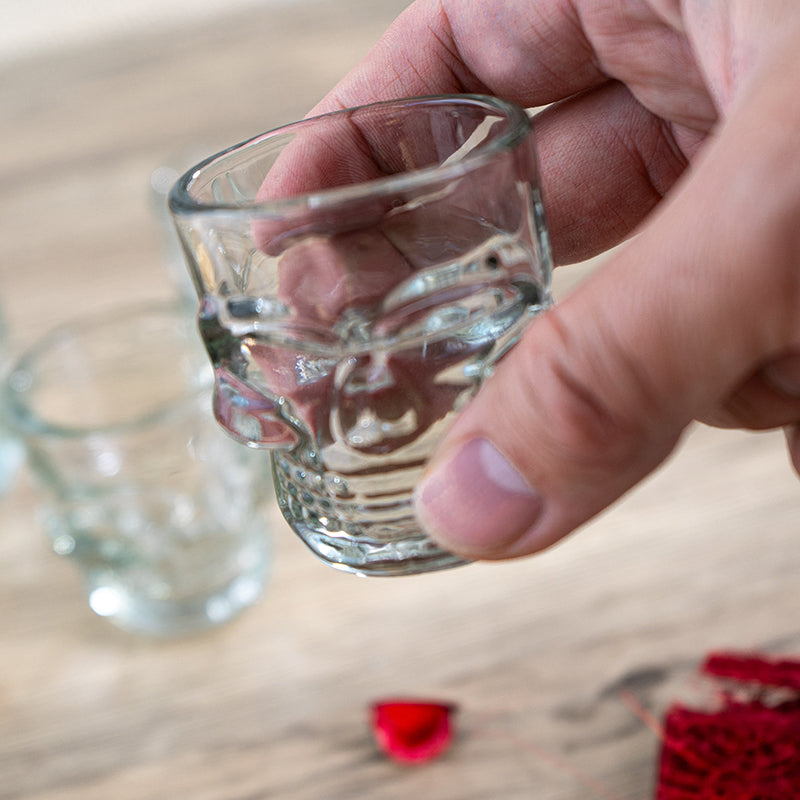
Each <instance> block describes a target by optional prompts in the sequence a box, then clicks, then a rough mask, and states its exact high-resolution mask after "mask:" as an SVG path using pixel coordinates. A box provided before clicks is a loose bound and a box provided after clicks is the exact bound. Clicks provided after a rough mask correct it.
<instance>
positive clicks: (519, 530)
mask: <svg viewBox="0 0 800 800" xmlns="http://www.w3.org/2000/svg"><path fill="white" fill-rule="evenodd" d="M415 506H416V513H417V517H418V519H419V521H420V523H421V524H422V526H423V528H424V529H425V530H426V532H427V533H428V534H429V535H430V536H431V538H433V539H434V540H435V541H436V542H437V543H438V544H440V545H441V546H442V547H444V548H445V549H447V550H450V551H452V552H455V553H458V554H460V555H464V556H466V557H468V558H493V559H500V558H510V557H511V556H512V553H513V554H514V555H516V554H517V553H516V552H515V551H516V550H518V549H519V543H520V542H521V541H523V540H524V541H525V542H526V544H529V549H527V550H526V552H534V551H535V550H536V549H538V548H537V547H536V544H535V537H532V536H531V531H532V530H535V528H536V523H537V522H538V520H539V519H540V517H541V514H542V510H543V508H544V500H543V498H542V497H541V495H540V494H539V493H538V492H537V491H536V490H535V489H534V488H533V487H531V486H530V485H529V483H528V482H527V481H526V480H525V478H524V477H523V476H522V474H521V473H520V472H519V470H518V469H517V468H516V467H515V466H514V465H513V464H512V463H511V462H510V461H509V459H508V458H507V457H506V456H505V455H503V453H501V452H500V450H499V449H498V448H497V447H496V446H495V445H494V444H493V443H492V442H490V441H488V440H487V439H483V438H476V439H472V440H469V441H466V442H462V443H461V444H458V445H456V446H455V447H454V448H453V449H452V450H451V451H449V452H448V453H446V454H445V455H444V456H442V457H440V458H439V459H438V460H437V461H436V462H435V464H434V465H433V466H432V468H431V469H430V470H429V472H428V473H427V474H426V475H425V476H424V478H423V480H422V481H421V482H420V485H419V486H418V488H417V491H416V493H415Z"/></svg>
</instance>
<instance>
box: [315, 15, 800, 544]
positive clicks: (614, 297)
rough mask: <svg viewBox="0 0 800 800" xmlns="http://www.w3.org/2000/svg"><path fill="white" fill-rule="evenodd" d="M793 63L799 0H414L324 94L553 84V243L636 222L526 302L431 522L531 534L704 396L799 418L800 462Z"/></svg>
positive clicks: (602, 496) (627, 466)
mask: <svg viewBox="0 0 800 800" xmlns="http://www.w3.org/2000/svg"><path fill="white" fill-rule="evenodd" d="M798 85H800V8H798V7H797V6H796V4H795V3H793V2H791V0H784V1H783V2H778V0H775V2H770V3H769V4H752V3H748V2H747V0H711V2H709V1H708V0H706V1H705V2H700V0H687V2H684V3H681V4H679V3H678V2H677V0H648V2H642V0H629V2H619V0H615V1H614V2H612V1H611V0H585V1H582V0H573V2H568V1H567V0H546V1H545V0H542V2H538V3H534V2H532V0H511V1H509V0H503V2H500V0H497V2H494V3H488V2H487V3H481V4H459V3H452V2H447V1H446V0H440V1H438V2H437V1H435V0H418V2H416V3H415V4H414V5H412V6H411V7H410V8H409V9H408V10H407V11H406V12H405V13H404V14H403V15H401V17H400V18H399V19H398V20H397V22H396V23H395V24H394V25H393V26H392V28H390V30H389V31H388V32H387V33H386V35H385V36H384V37H383V38H382V39H381V41H380V42H379V43H378V44H377V45H376V46H375V48H373V50H372V52H371V53H370V54H369V55H368V57H367V58H366V59H365V61H364V62H363V63H362V64H361V65H359V66H358V67H357V68H356V70H354V71H353V72H352V73H351V74H350V75H349V76H347V77H346V78H345V79H344V80H343V81H342V82H341V83H340V84H339V85H338V86H337V87H336V88H335V89H334V91H333V92H332V93H331V94H330V95H328V97H326V98H325V99H324V100H323V101H322V103H321V104H320V105H319V106H318V107H317V108H316V109H315V110H314V111H315V112H321V111H326V110H331V109H333V108H338V107H344V106H354V105H359V104H362V103H365V102H368V101H371V100H376V99H384V98H389V97H399V96H404V95H405V96H408V95H420V94H434V93H447V92H484V93H489V94H495V95H499V96H502V97H505V98H507V99H509V100H512V101H515V102H517V103H519V104H520V105H523V106H529V107H530V106H543V105H546V104H551V103H552V104H554V105H551V106H550V107H549V108H547V110H545V111H544V112H543V113H542V114H541V115H540V116H539V117H538V118H537V122H536V135H537V143H538V148H539V154H540V159H541V162H542V182H543V185H544V193H545V199H546V202H547V205H548V214H549V223H550V232H551V236H552V239H553V248H554V253H555V256H556V260H557V261H559V262H561V263H569V262H572V261H576V260H580V259H582V258H584V257H587V256H589V255H592V254H594V253H597V252H600V251H602V250H605V249H607V248H608V247H610V246H612V245H614V244H616V243H618V242H619V241H621V240H622V239H624V238H626V237H628V236H629V235H630V234H631V233H633V232H636V233H637V234H638V235H637V236H635V238H632V239H631V240H630V241H629V242H628V243H627V244H626V245H625V246H624V247H623V248H621V249H620V250H619V251H617V252H616V253H615V254H614V255H613V256H612V257H610V258H609V259H608V261H607V263H605V264H604V266H603V267H602V268H601V269H599V270H597V271H596V272H595V273H594V274H593V275H592V276H591V278H590V279H589V280H588V281H586V282H585V283H584V284H583V285H582V286H581V287H580V288H579V289H578V290H577V291H575V292H574V293H573V294H572V295H570V297H569V298H567V300H566V301H564V302H563V303H562V304H560V305H559V306H558V307H557V308H555V309H554V310H552V311H551V312H549V313H547V314H545V315H543V316H541V317H539V318H538V319H536V320H535V321H534V322H533V323H532V325H531V326H530V328H529V330H528V332H527V334H526V336H525V337H524V338H523V340H522V342H521V343H520V344H519V345H518V346H517V347H516V348H515V349H514V350H513V351H512V352H511V353H510V354H509V355H508V356H507V358H506V359H505V360H504V361H503V363H502V364H501V365H500V366H499V368H498V370H497V372H496V374H495V375H494V376H493V378H492V379H491V380H489V381H488V382H487V383H486V385H485V386H484V387H483V389H482V390H481V392H480V393H479V394H478V396H477V397H476V398H475V399H474V400H473V401H472V402H471V403H470V405H469V406H468V407H467V408H466V409H465V410H464V411H463V412H462V414H461V416H460V417H459V419H458V420H457V421H456V423H455V425H454V426H453V427H452V428H451V430H450V431H449V433H448V435H447V437H446V439H445V441H444V442H443V444H442V446H441V447H440V449H439V451H438V454H437V456H436V457H435V458H434V459H433V460H432V462H431V464H430V466H429V468H428V470H427V473H426V476H425V478H424V480H423V481H422V483H421V485H420V487H419V489H418V493H417V510H418V514H419V517H420V519H421V520H422V522H423V524H424V525H425V527H426V528H427V529H428V531H429V532H430V533H431V535H432V536H434V538H436V539H437V540H439V541H440V543H441V544H443V545H444V546H445V547H448V548H449V549H452V550H454V551H456V552H459V553H462V554H464V555H466V556H469V557H473V558H507V557H512V556H520V555H524V554H528V553H532V552H535V551H537V550H540V549H542V548H544V547H546V546H548V545H550V544H552V543H553V542H555V541H557V540H559V539H560V538H562V537H563V536H564V535H566V534H567V533H569V532H570V531H572V530H573V529H574V528H576V527H577V526H579V525H580V524H581V523H583V522H584V521H586V520H588V519H589V518H590V517H592V516H593V515H594V514H596V513H597V512H599V511H600V510H601V509H603V508H604V507H606V506H607V505H609V504H610V503H612V502H613V501H614V500H616V499H617V498H618V497H620V496H621V495H622V494H623V493H624V492H625V491H626V490H628V489H629V488H630V487H632V486H633V485H635V484H636V483H637V482H638V481H639V480H640V479H641V478H642V477H644V476H645V475H647V474H648V473H649V472H650V471H651V470H652V469H654V468H655V467H656V466H657V465H658V464H659V463H661V461H662V460H663V459H664V458H665V457H666V456H667V455H668V454H669V453H670V452H671V450H672V449H673V448H674V446H675V445H676V443H677V442H678V440H679V438H680V436H681V433H682V432H683V431H684V430H685V428H686V427H687V426H688V425H689V424H690V423H691V422H692V420H695V419H698V420H702V421H706V422H710V423H713V424H718V425H725V426H734V427H745V428H755V429H763V428H773V427H778V426H786V427H787V431H788V440H789V447H790V452H791V455H792V458H793V461H794V464H795V467H796V468H800V433H799V432H798V431H799V430H800V429H799V428H798V421H799V420H800V324H798V322H797V320H798V317H799V313H798V312H800V282H799V281H798V277H797V276H798V275H800V271H798V264H797V260H798V255H799V254H800V248H799V247H798V245H799V244H800V242H799V241H798V239H799V237H800V155H798V154H799V153H800V147H798V145H800V135H799V134H798V130H800V102H798V100H797V91H796V87H797V86H798ZM662 198H663V199H662Z"/></svg>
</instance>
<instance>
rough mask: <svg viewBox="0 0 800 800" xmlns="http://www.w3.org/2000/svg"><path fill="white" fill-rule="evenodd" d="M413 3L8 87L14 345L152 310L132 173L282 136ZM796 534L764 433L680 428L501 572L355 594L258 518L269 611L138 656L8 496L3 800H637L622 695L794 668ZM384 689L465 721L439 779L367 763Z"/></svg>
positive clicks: (86, 61)
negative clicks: (373, 712)
mask: <svg viewBox="0 0 800 800" xmlns="http://www.w3.org/2000/svg"><path fill="white" fill-rule="evenodd" d="M404 5H405V3H403V2H400V0H394V2H392V1H391V0H381V2H373V3H363V2H357V0H341V1H340V2H336V3H333V2H313V1H310V2H306V3H299V4H297V5H294V6H289V5H286V6H284V5H280V4H278V5H275V6H271V7H269V8H267V7H265V8H264V10H263V11H260V12H259V13H258V14H256V15H252V14H251V15H249V16H247V17H245V16H232V17H230V18H229V19H227V20H225V21H224V22H222V23H215V24H213V25H206V26H193V25H192V23H191V21H190V20H188V21H187V22H186V24H185V25H184V26H183V27H182V28H181V29H180V30H165V31H164V30H158V31H152V32H151V33H150V34H149V35H147V36H146V37H144V36H142V37H139V38H136V39H119V40H116V41H108V42H105V43H102V44H99V45H97V46H96V47H93V48H91V49H86V50H83V51H80V52H72V51H64V52H62V53H56V54H48V55H46V56H42V57H39V58H31V59H28V60H26V61H20V62H17V63H14V64H11V65H9V66H7V67H5V68H4V71H3V74H2V75H0V114H1V115H2V117H3V121H4V123H5V124H3V125H2V126H0V143H1V144H2V146H0V178H1V180H0V220H2V223H0V224H2V226H3V247H4V253H3V258H2V260H0V270H2V276H3V281H2V287H3V288H2V291H0V303H1V304H2V306H3V307H4V310H5V315H6V318H7V322H8V325H9V328H10V332H11V346H12V348H16V347H19V346H20V345H21V344H22V343H24V342H25V341H26V340H28V339H30V338H31V337H32V336H33V335H35V334H36V333H37V332H38V331H40V330H41V329H43V328H44V327H49V325H50V324H52V323H54V322H57V321H60V320H62V319H65V318H69V317H72V316H75V315H76V314H78V313H83V312H85V311H87V310H90V309H94V308H101V307H103V308H105V307H111V306H113V304H115V303H119V302H121V301H122V300H123V299H128V298H158V297H163V296H165V295H168V294H170V293H172V292H173V291H174V289H173V287H172V284H171V282H170V279H169V278H168V277H167V275H168V273H167V271H166V270H165V268H164V267H165V258H166V251H165V249H164V241H163V238H162V231H161V228H160V224H159V221H158V219H157V216H156V215H155V214H154V213H153V209H152V208H151V206H150V200H149V194H148V181H149V176H150V173H151V171H152V170H153V168H154V167H155V166H157V165H158V164H161V163H176V162H180V161H181V160H182V159H187V158H188V157H189V154H193V153H196V152H197V150H199V149H207V150H209V151H210V150H211V149H215V148H217V147H221V146H223V145H226V144H229V143H232V142H234V141H237V140H240V139H243V138H245V137H246V136H249V135H251V134H254V133H256V132H258V131H260V130H263V129H267V128H269V127H272V126H274V125H276V124H279V123H281V122H284V121H287V120H289V119H290V118H294V117H296V116H298V115H301V114H302V113H303V112H304V111H305V110H306V109H307V108H308V107H309V106H310V105H311V104H313V102H315V101H316V100H317V99H318V98H319V97H320V96H321V95H322V93H323V92H324V91H325V90H326V89H327V88H328V87H329V86H330V85H332V84H333V83H334V81H335V80H336V79H337V78H338V77H339V76H340V75H341V74H342V73H344V72H345V70H346V69H347V68H348V67H349V66H350V65H351V64H353V63H355V62H356V61H357V60H358V58H359V57H360V56H361V55H362V54H363V53H364V52H366V49H367V48H368V47H369V45H370V44H371V42H372V41H373V40H374V39H375V38H376V37H377V36H378V34H379V33H380V31H381V30H382V29H383V28H384V27H385V26H386V25H387V24H388V22H389V21H390V20H391V19H392V18H393V17H394V15H395V14H396V13H397V12H398V11H399V10H400V8H402V7H403V6H404ZM182 166H188V161H187V163H186V164H183V165H182ZM572 274H573V275H574V274H576V273H574V272H573V273H572ZM570 280H571V278H570V276H569V275H567V274H566V273H565V277H564V281H565V282H566V283H565V285H566V284H568V283H569V281H570ZM798 511H800V498H799V497H798V485H797V483H796V479H795V478H794V477H793V475H792V474H791V472H790V470H789V467H788V463H787V459H786V456H785V454H784V452H783V448H782V441H781V437H780V435H778V434H759V435H749V434H743V433H730V432H720V431H713V430H710V429H706V428H698V429H696V430H694V431H692V432H691V434H690V435H689V436H688V437H687V440H686V441H685V443H684V444H683V445H682V447H681V448H680V449H679V451H678V453H677V454H676V455H675V456H674V458H673V459H672V460H671V461H670V462H669V463H668V464H667V465H666V466H665V467H664V468H663V469H661V470H660V471H659V472H658V473H657V474H656V475H654V476H653V477H652V478H651V479H649V480H648V481H647V482H646V483H645V484H643V485H642V486H640V487H639V488H637V489H636V490H635V491H634V492H632V493H631V494H630V495H628V496H627V497H626V498H625V499H624V500H623V501H622V502H620V503H619V504H617V505H616V506H615V507H614V508H613V509H611V510H609V511H608V512H606V513H605V514H604V515H602V516H601V517H600V518H598V519H596V520H595V521H593V522H592V523H591V524H589V525H587V526H586V528H585V529H584V530H583V531H581V532H580V533H578V534H576V535H575V536H573V537H572V538H570V539H569V540H568V541H567V542H565V543H563V544H562V545H560V546H559V547H557V548H554V549H553V550H551V551H549V552H548V553H546V554H543V555H542V556H540V557H537V558H533V559H527V560H524V561H519V562H515V563H506V564H494V565H485V564H476V565H471V566H468V567H464V568H460V569H457V570H453V571H450V572H444V573H438V574H432V575H427V576H420V577H417V578H406V579H372V580H363V579H356V578H353V577H350V576H347V575H344V574H340V573H337V572H335V571H333V570H331V569H329V568H327V567H325V566H323V565H321V564H319V563H318V562H317V561H316V560H315V559H314V558H313V557H312V556H311V555H310V554H308V552H307V551H306V550H305V549H304V548H303V547H302V545H301V544H300V543H299V542H298V541H297V540H296V539H295V538H294V537H293V536H292V534H291V533H290V532H289V531H288V530H287V529H286V527H285V526H284V524H283V522H282V521H281V520H280V519H279V517H278V513H277V512H274V519H273V528H274V548H275V559H274V568H273V573H272V577H271V581H270V585H269V589H268V592H267V595H266V596H265V598H264V600H263V602H262V603H260V604H259V606H258V607H256V608H254V609H253V610H252V611H250V612H248V613H246V614H245V615H244V616H242V617H241V618H240V619H238V620H237V621H235V622H234V623H233V624H230V625H228V626H226V627H224V628H222V629H220V630H218V631H215V632H213V633H211V634H208V635H205V636H202V637H197V638H193V639H187V640H184V641H175V642H152V641H149V640H146V639H142V638H137V637H132V636H129V635H125V634H123V633H121V632H119V631H116V630H115V629H113V628H112V627H110V626H108V625H107V624H106V623H105V622H104V621H102V620H100V619H98V618H96V617H94V616H93V615H92V614H91V612H90V611H89V610H88V607H87V605H86V601H85V598H84V596H83V594H82V591H81V588H80V586H79V584H78V580H77V577H76V576H75V574H74V573H73V571H72V569H71V566H70V565H69V564H67V563H64V562H63V561H62V560H60V559H59V558H58V557H56V556H55V555H54V554H52V553H50V552H48V550H47V548H46V546H45V544H44V542H43V541H42V538H41V536H40V535H39V531H38V527H37V521H36V495H35V492H34V490H33V489H32V488H31V487H30V482H29V480H28V476H27V475H26V474H23V475H22V476H21V477H20V480H19V482H18V485H17V486H16V488H15V490H14V492H13V493H11V494H9V495H8V496H6V497H5V498H4V499H3V500H2V503H1V504H0V514H2V536H0V620H2V621H1V622H0V798H2V800H12V799H13V800H18V799H19V800H21V798H25V800H105V799H106V798H111V797H113V798H116V799H117V800H127V799H128V798H130V800H134V798H135V800H150V799H151V798H152V800H156V799H158V800H162V799H163V798H164V797H172V798H192V799H193V800H250V799H251V798H303V799H305V798H308V800H332V799H333V800H344V799H346V798H364V797H368V798H379V799H380V800H400V799H401V798H402V799H403V800H405V798H408V797H420V798H426V799H429V800H444V799H448V800H449V799H450V798H452V799H453V800H456V799H458V800H470V799H471V798H475V799H476V800H477V799H478V798H509V799H510V800H514V799H515V798H532V797H535V798H537V800H550V798H552V799H553V800H556V799H558V800H566V799H568V798H569V799H571V798H576V799H577V798H586V799H587V800H592V798H594V797H598V798H599V797H603V796H605V797H615V798H626V800H627V799H628V798H631V799H633V798H640V799H641V800H644V798H647V797H651V796H652V775H653V768H654V760H655V757H656V753H657V750H658V741H657V739H656V737H655V736H654V734H653V733H652V732H651V731H650V730H649V729H648V728H647V727H646V726H645V725H644V724H643V723H642V721H641V720H640V719H639V718H638V717H637V716H636V714H635V713H634V712H633V711H632V710H631V709H630V708H629V706H628V705H626V703H625V702H624V700H623V690H630V692H632V693H633V696H635V697H636V699H637V701H638V702H639V703H640V704H641V705H642V707H644V708H647V709H650V710H652V711H653V712H655V713H656V714H660V713H661V712H662V711H663V710H664V708H665V707H666V706H667V704H668V703H669V702H670V701H671V700H673V699H675V698H678V697H683V696H688V695H690V694H691V692H692V691H693V687H694V685H695V683H694V680H693V675H694V671H695V669H696V665H697V663H698V661H699V660H700V659H702V657H703V655H704V654H705V653H706V652H707V651H708V650H709V649H710V648H714V647H746V648H751V647H752V648H765V649H769V650H771V651H774V652H782V653H791V652H794V653H798V652H800V623H799V622H798V619H800V614H798V605H799V604H800V587H799V584H798V575H800V547H798V545H797V542H798V540H797V537H798V520H799V519H800V515H799V514H798ZM398 694H401V695H402V694H413V695H431V696H434V697H440V698H445V699H450V700H453V701H455V702H457V703H458V704H459V706H460V709H461V710H460V712H459V716H458V725H459V735H458V737H457V740H456V742H455V744H454V746H453V747H452V749H451V750H450V751H449V752H448V753H447V754H446V755H445V756H444V757H443V758H442V759H441V760H439V761H437V762H436V763H433V764H430V765H428V766H425V767H421V768H412V769H407V768H401V767H397V766H394V765H392V764H391V763H389V762H387V761H386V760H385V759H384V758H383V757H381V756H380V755H379V754H378V753H377V751H376V749H375V747H374V745H373V743H372V742H371V739H370V736H369V731H368V727H367V724H366V709H367V704H368V703H369V701H370V700H372V699H373V698H375V697H379V696H384V695H398ZM604 792H605V794H604Z"/></svg>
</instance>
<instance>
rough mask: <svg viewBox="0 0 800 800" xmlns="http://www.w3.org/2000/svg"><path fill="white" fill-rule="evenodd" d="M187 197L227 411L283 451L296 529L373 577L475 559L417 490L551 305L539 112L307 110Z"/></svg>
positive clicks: (284, 492)
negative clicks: (314, 113)
mask: <svg viewBox="0 0 800 800" xmlns="http://www.w3.org/2000/svg"><path fill="white" fill-rule="evenodd" d="M169 204H170V210H171V213H172V215H173V219H174V221H175V224H176V227H177V230H178V233H179V236H180V238H181V240H182V243H183V247H184V250H185V252H186V256H187V260H188V263H189V267H190V272H191V274H192V277H193V279H194V282H195V285H196V288H197V292H198V295H199V297H200V311H199V328H200V333H201V335H202V337H203V339H204V341H205V344H206V348H207V350H208V353H209V355H210V357H211V361H212V363H213V365H214V370H215V375H216V388H215V394H214V413H215V416H216V418H217V420H218V421H219V423H220V424H221V425H222V426H223V427H224V428H225V429H227V430H228V432H229V433H230V434H231V435H232V436H234V437H235V438H236V439H238V440H240V441H241V442H243V443H245V444H247V445H249V446H251V447H258V448H266V449H269V450H271V451H272V461H273V476H274V481H275V487H276V491H277V497H278V502H279V504H280V507H281V509H282V511H283V514H284V516H285V518H286V519H287V521H288V522H289V524H290V525H291V527H292V528H293V529H294V531H295V532H296V533H297V534H298V535H299V536H300V537H301V538H302V540H303V541H304V542H305V543H306V544H307V545H308V546H309V547H310V549H311V550H312V551H313V552H314V553H315V554H316V555H318V556H319V557H320V558H322V559H323V560H324V561H327V562H328V563H330V564H331V565H333V566H335V567H338V568H339V569H343V570H347V571H350V572H355V573H358V574H363V575H408V574H412V573H417V572H425V571H429V570H435V569H442V568H445V567H450V566H454V565H456V564H460V563H463V561H462V560H461V559H460V558H459V557H457V556H455V555H453V554H451V553H448V552H445V551H443V550H442V549H440V548H439V547H438V546H437V545H435V544H434V543H433V542H432V541H431V540H430V539H429V538H428V537H427V536H426V535H425V533H424V532H423V531H422V530H421V528H420V526H419V524H418V522H417V520H416V519H415V517H414V513H413V508H412V503H411V497H412V492H413V489H414V486H415V484H416V482H417V481H418V479H419V477H420V474H421V472H422V469H423V468H424V466H425V463H426V461H427V459H428V457H429V455H430V454H431V452H432V450H433V448H434V447H435V445H436V443H437V442H438V440H439V439H440V438H441V436H442V434H443V432H444V430H445V429H446V428H447V426H448V425H449V424H450V422H451V421H452V419H453V417H454V416H455V414H456V413H457V412H458V410H459V409H460V408H461V407H463V406H464V404H465V403H466V402H467V401H468V400H469V399H470V398H471V397H472V396H473V395H474V394H475V392H476V390H477V389H478V387H479V386H480V384H481V382H482V381H483V380H484V379H485V378H486V377H487V375H489V374H490V372H491V371H492V368H493V365H494V364H495V363H496V362H497V360H498V359H499V358H501V357H502V356H503V354H504V353H506V352H507V351H508V350H509V348H510V347H511V346H512V345H513V344H514V343H515V342H516V341H517V340H518V339H519V337H520V335H521V333H522V331H523V329H524V328H525V326H526V325H527V323H528V322H529V321H530V320H531V318H532V317H533V316H534V315H535V314H537V313H538V312H540V311H542V310H544V309H546V308H547V307H548V306H549V305H550V303H551V297H550V273H551V259H550V251H549V244H548V238H547V231H546V226H545V223H544V214H543V208H542V202H541V198H540V192H539V188H538V172H537V162H536V155H535V151H534V145H533V135H532V129H531V123H530V120H529V118H528V115H527V114H526V112H525V111H524V110H522V109H520V108H518V107H516V106H514V105H512V104H509V103H507V102H504V101H501V100H498V99H495V98H491V97H484V96H476V95H454V96H438V97H423V98H408V99H402V100H394V101H388V102H383V103H376V104H373V105H368V106H363V107H360V108H353V109H346V110H343V111H337V112H334V113H331V114H326V115H323V116H319V117H314V118H309V119H305V120H302V121H299V122H295V123H293V124H290V125H287V126H284V127H282V128H278V129H276V130H273V131H270V132H268V133H265V134H263V135H261V136H258V137H256V138H254V139H252V140H250V141H247V142H244V143H243V144H240V145H237V146H235V147H232V148H230V149H228V150H226V151H224V152H222V153H220V154H218V155H215V156H212V157H211V158H209V159H207V160H205V161H204V162H202V163H201V164H199V165H198V166H196V167H195V168H193V169H191V170H190V171H189V172H187V173H186V174H185V175H184V176H183V177H182V178H180V179H179V181H178V182H177V183H176V185H175V186H174V187H173V189H172V191H171V193H170V199H169ZM497 413H498V414H502V413H503V411H502V409H497Z"/></svg>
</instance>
